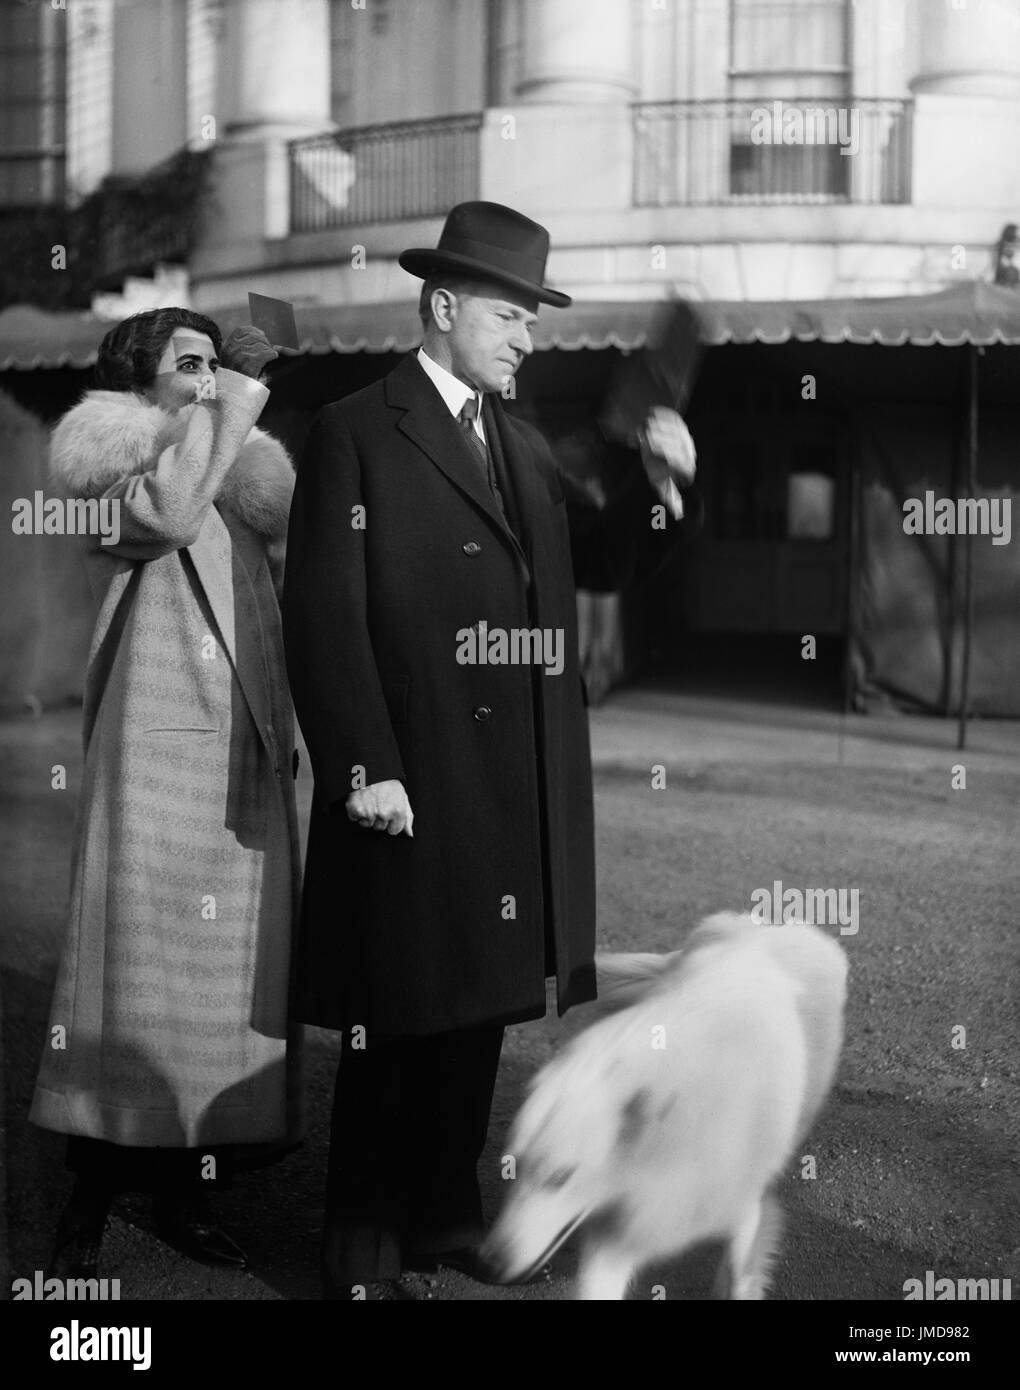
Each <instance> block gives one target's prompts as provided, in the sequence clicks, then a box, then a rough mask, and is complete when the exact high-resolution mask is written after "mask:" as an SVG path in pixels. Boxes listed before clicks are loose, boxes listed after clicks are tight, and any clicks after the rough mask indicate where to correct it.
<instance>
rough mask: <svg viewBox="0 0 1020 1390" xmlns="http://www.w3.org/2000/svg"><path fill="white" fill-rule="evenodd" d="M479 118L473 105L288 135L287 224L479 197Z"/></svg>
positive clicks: (428, 211)
mask: <svg viewBox="0 0 1020 1390" xmlns="http://www.w3.org/2000/svg"><path fill="white" fill-rule="evenodd" d="M481 126H482V116H481V114H480V113H477V114H474V115H466V116H443V117H440V118H438V119H436V120H426V121H403V122H400V123H396V124H387V125H376V126H363V127H361V128H360V129H358V130H342V131H337V132H336V133H334V134H331V135H323V136H315V137H313V138H312V139H305V140H293V141H291V143H290V227H291V231H292V232H314V231H324V230H327V229H329V228H331V227H343V226H349V225H350V224H352V223H364V222H391V221H398V220H400V219H407V218H412V217H435V216H439V215H440V214H444V213H446V212H448V211H449V210H450V208H451V207H453V205H454V204H455V203H462V202H466V201H469V200H470V199H473V198H477V197H478V189H479V172H478V171H479V159H478V146H479V136H478V132H479V131H480V130H481Z"/></svg>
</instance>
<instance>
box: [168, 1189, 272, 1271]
mask: <svg viewBox="0 0 1020 1390" xmlns="http://www.w3.org/2000/svg"><path fill="white" fill-rule="evenodd" d="M152 1214H153V1217H154V1219H155V1222H156V1230H157V1232H158V1233H159V1236H160V1238H161V1239H162V1240H165V1241H166V1243H167V1245H172V1246H173V1247H174V1249H175V1250H179V1251H180V1252H181V1254H182V1255H187V1256H188V1257H189V1259H192V1260H197V1261H198V1263H199V1264H205V1265H225V1266H228V1267H230V1268H233V1269H240V1268H241V1267H242V1266H244V1265H246V1264H247V1263H248V1256H247V1255H246V1254H245V1253H244V1251H243V1250H242V1249H241V1247H240V1246H239V1245H238V1244H237V1242H236V1241H235V1240H232V1239H231V1237H230V1236H228V1235H227V1233H226V1231H224V1230H222V1229H221V1227H219V1226H218V1225H217V1224H216V1222H215V1221H214V1220H213V1217H212V1214H211V1212H210V1211H209V1208H208V1204H207V1203H206V1201H205V1200H204V1196H202V1195H201V1194H200V1195H198V1196H192V1195H191V1194H190V1193H189V1194H187V1195H182V1194H180V1193H174V1194H172V1195H160V1196H158V1197H157V1198H155V1200H154V1201H153V1204H152Z"/></svg>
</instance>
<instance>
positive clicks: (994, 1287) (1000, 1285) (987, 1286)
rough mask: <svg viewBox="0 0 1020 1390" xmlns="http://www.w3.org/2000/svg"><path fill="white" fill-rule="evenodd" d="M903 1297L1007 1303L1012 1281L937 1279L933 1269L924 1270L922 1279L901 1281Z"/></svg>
mask: <svg viewBox="0 0 1020 1390" xmlns="http://www.w3.org/2000/svg"><path fill="white" fill-rule="evenodd" d="M903 1298H904V1300H905V1301H906V1302H910V1301H911V1300H912V1299H919V1298H920V1299H924V1298H928V1299H934V1300H935V1301H936V1302H945V1301H947V1300H950V1299H952V1300H956V1299H960V1300H967V1301H973V1300H979V1301H981V1302H985V1301H993V1302H994V1301H999V1300H1001V1301H1002V1302H1003V1303H1009V1302H1010V1301H1011V1300H1012V1298H1013V1283H1012V1280H1010V1279H939V1278H937V1277H936V1274H935V1271H934V1270H933V1269H926V1270H925V1271H924V1279H923V1280H921V1279H906V1280H904V1283H903Z"/></svg>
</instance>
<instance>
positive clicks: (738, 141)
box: [729, 0, 850, 202]
mask: <svg viewBox="0 0 1020 1390" xmlns="http://www.w3.org/2000/svg"><path fill="white" fill-rule="evenodd" d="M849 19H850V14H849V5H848V4H847V0H730V73H729V78H730V95H731V97H732V98H733V106H732V118H731V119H732V129H731V139H730V193H731V195H732V196H733V197H736V198H741V197H745V198H748V199H749V200H750V199H753V200H754V201H756V202H760V201H762V200H763V199H765V200H767V199H770V198H774V199H776V201H783V202H789V201H791V200H794V199H803V200H805V201H812V200H817V201H825V200H828V199H832V198H845V197H846V196H847V194H848V191H849V189H848V181H849V165H850V161H849V160H848V159H846V158H844V157H842V155H841V151H840V146H839V144H838V143H837V141H836V140H835V139H834V134H835V133H836V131H837V129H838V127H837V126H836V119H835V112H836V110H837V109H839V108H844V109H845V108H846V106H847V103H848V99H849V72H850V28H849ZM761 111H765V112H767V113H768V121H767V129H768V131H769V132H770V138H768V139H766V140H762V139H761V132H762V127H763V125H765V124H766V123H765V122H764V121H763V120H762V119H761V118H759V119H758V120H757V121H755V119H754V118H753V116H752V113H754V112H761ZM822 111H826V112H830V113H833V114H832V115H831V116H830V117H829V119H828V120H824V119H822V118H821V115H820V113H821V112H822ZM786 118H788V123H786V124H784V120H785V119H786ZM799 118H800V126H799V130H800V132H801V134H800V135H799V136H798V135H797V134H796V133H795V132H797V130H798V126H797V122H798V119H799ZM844 119H845V118H844ZM756 127H757V135H752V131H753V130H755V128H756ZM784 133H785V134H786V135H787V137H789V136H790V135H791V134H792V135H793V140H794V141H795V142H791V143H787V140H786V139H784V138H783V136H784ZM777 137H778V138H777Z"/></svg>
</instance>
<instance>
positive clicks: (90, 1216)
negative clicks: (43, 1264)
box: [46, 1180, 112, 1279]
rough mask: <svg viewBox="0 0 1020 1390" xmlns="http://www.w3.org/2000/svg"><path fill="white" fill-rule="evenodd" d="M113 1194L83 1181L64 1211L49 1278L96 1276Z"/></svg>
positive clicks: (47, 1270) (55, 1236)
mask: <svg viewBox="0 0 1020 1390" xmlns="http://www.w3.org/2000/svg"><path fill="white" fill-rule="evenodd" d="M111 1202H112V1194H111V1193H109V1192H107V1191H105V1190H94V1189H92V1188H91V1187H89V1186H88V1185H87V1184H83V1183H82V1182H81V1180H79V1182H78V1183H77V1184H76V1186H75V1191H74V1194H73V1195H72V1197H71V1200H70V1201H69V1202H68V1204H67V1206H66V1207H65V1208H64V1210H63V1211H62V1212H61V1215H60V1220H59V1221H58V1222H57V1230H56V1234H55V1235H54V1237H53V1250H52V1252H51V1254H50V1258H49V1263H48V1265H47V1268H46V1277H47V1278H48V1279H95V1278H96V1274H97V1270H98V1266H99V1254H100V1251H101V1250H102V1246H103V1232H104V1231H105V1229H106V1219H107V1216H108V1215H109V1211H110V1204H111Z"/></svg>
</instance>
